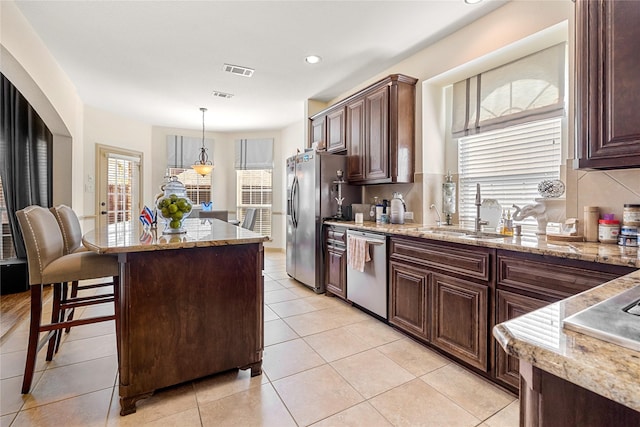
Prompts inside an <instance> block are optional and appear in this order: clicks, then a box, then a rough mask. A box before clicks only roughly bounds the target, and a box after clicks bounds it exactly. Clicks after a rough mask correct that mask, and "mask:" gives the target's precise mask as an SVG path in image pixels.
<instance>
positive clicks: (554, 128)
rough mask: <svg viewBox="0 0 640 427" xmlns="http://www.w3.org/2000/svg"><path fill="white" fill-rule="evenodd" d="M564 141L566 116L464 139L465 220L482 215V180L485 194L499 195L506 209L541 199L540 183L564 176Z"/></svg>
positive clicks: (531, 226) (526, 227) (528, 224)
mask: <svg viewBox="0 0 640 427" xmlns="http://www.w3.org/2000/svg"><path fill="white" fill-rule="evenodd" d="M561 140H562V118H555V119H547V120H543V121H538V122H533V123H527V124H524V125H517V126H511V127H508V128H506V129H500V130H497V131H491V132H485V133H482V134H479V135H473V136H468V137H464V138H460V139H459V140H458V168H459V181H460V184H459V193H460V213H459V215H460V222H467V221H469V222H473V220H474V218H475V216H476V206H475V194H476V184H477V183H479V184H480V187H481V193H482V198H483V199H497V200H498V202H499V203H500V204H501V205H502V208H503V209H508V208H511V207H512V205H514V204H516V205H518V206H520V207H522V206H523V205H525V204H528V203H532V202H533V201H534V200H535V199H536V198H539V197H540V195H539V194H538V183H539V182H540V181H542V180H543V179H558V178H559V177H560V162H561V151H560V147H561ZM512 212H513V209H512ZM522 225H523V231H525V232H527V233H534V232H535V229H536V228H537V223H536V221H535V219H533V218H527V219H526V220H525V221H524V222H523V223H522Z"/></svg>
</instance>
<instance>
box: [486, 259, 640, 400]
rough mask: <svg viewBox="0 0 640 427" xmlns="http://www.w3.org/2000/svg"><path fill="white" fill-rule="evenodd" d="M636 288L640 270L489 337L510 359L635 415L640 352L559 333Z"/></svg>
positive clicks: (499, 328) (510, 323)
mask: <svg viewBox="0 0 640 427" xmlns="http://www.w3.org/2000/svg"><path fill="white" fill-rule="evenodd" d="M635 286H640V270H639V271H635V272H633V273H630V274H628V275H626V276H623V277H620V278H618V279H614V280H612V281H610V282H607V283H605V284H603V285H600V286H597V287H595V288H593V289H590V290H588V291H585V292H582V293H580V294H578V295H575V296H573V297H570V298H567V299H565V300H563V301H560V302H557V303H554V304H550V305H548V306H546V307H544V308H541V309H539V310H536V311H533V312H531V313H528V314H525V315H523V316H520V317H518V318H515V319H513V320H509V321H507V322H504V323H501V324H499V325H496V326H495V328H494V329H493V335H494V337H495V338H496V339H497V340H498V342H499V343H500V345H501V346H502V347H503V348H504V349H505V351H506V352H507V353H508V354H510V355H511V356H514V357H517V358H518V359H520V360H524V361H526V362H528V363H530V364H531V365H533V366H536V367H538V368H540V369H542V370H544V371H546V372H549V373H551V374H553V375H555V376H557V377H559V378H562V379H565V380H567V381H570V382H572V383H574V384H577V385H579V386H580V387H583V388H585V389H587V390H591V391H593V392H595V393H598V394H599V395H601V396H604V397H606V398H608V399H611V400H613V401H615V402H618V403H621V404H623V405H625V406H628V407H629V408H632V409H634V410H636V411H640V352H639V351H635V350H632V349H629V348H626V347H622V346H619V345H616V344H612V343H609V342H606V341H602V340H600V339H598V338H593V337H591V336H589V335H585V334H582V333H579V332H573V331H571V330H568V329H564V328H563V327H562V321H563V319H565V318H567V317H569V316H571V315H572V314H575V313H577V312H579V311H581V310H583V309H585V308H588V307H591V306H593V305H594V304H597V303H599V302H601V301H604V300H606V299H608V298H611V297H614V296H616V295H618V294H620V293H622V292H624V291H626V290H628V289H631V288H633V287H635ZM638 323H639V325H640V320H639V321H638ZM639 327H640V326H639Z"/></svg>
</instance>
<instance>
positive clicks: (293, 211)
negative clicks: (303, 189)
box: [291, 177, 298, 228]
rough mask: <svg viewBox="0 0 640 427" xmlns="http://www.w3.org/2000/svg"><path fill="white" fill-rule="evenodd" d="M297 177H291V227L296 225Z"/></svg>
mask: <svg viewBox="0 0 640 427" xmlns="http://www.w3.org/2000/svg"><path fill="white" fill-rule="evenodd" d="M297 210H298V177H294V178H293V184H292V185H291V221H292V223H293V227H294V228H297V227H298V213H297Z"/></svg>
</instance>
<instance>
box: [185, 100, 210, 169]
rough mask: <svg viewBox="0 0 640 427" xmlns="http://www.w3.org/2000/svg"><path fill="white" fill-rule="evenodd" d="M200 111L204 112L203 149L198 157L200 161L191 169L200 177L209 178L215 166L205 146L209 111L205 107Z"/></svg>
mask: <svg viewBox="0 0 640 427" xmlns="http://www.w3.org/2000/svg"><path fill="white" fill-rule="evenodd" d="M200 111H202V147H201V148H200V155H199V156H198V160H197V161H196V162H195V163H194V164H193V165H192V166H191V167H192V168H193V170H195V171H196V172H197V173H199V174H200V175H202V176H207V175H209V173H210V172H211V171H212V170H213V167H214V166H213V164H212V163H211V161H210V160H209V156H208V155H207V149H206V148H205V146H204V113H205V111H207V109H206V108H204V107H200Z"/></svg>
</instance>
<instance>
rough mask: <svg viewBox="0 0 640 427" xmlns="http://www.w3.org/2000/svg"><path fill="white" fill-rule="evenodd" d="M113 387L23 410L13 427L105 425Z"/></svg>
mask: <svg viewBox="0 0 640 427" xmlns="http://www.w3.org/2000/svg"><path fill="white" fill-rule="evenodd" d="M111 392H112V389H104V390H99V391H95V392H92V393H88V394H83V395H80V396H76V397H73V398H70V399H65V400H61V401H59V402H55V403H51V404H50V405H43V406H38V407H36V408H31V409H28V410H25V411H21V412H20V413H19V414H18V416H17V417H16V419H15V421H14V422H13V424H12V425H11V426H12V427H23V426H24V427H27V426H29V427H49V426H51V427H59V426H68V427H94V426H95V427H98V426H104V422H105V419H106V416H107V412H108V411H109V400H110V399H109V398H110V396H111Z"/></svg>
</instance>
